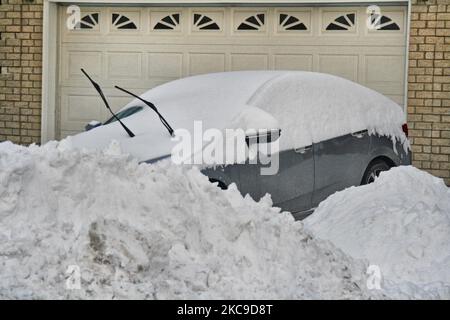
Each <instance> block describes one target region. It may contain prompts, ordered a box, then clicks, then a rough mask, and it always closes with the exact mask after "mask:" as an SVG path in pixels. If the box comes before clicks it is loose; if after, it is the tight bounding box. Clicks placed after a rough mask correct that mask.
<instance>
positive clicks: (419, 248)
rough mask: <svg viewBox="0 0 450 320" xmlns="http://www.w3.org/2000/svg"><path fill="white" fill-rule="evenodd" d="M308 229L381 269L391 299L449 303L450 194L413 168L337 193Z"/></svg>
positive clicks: (321, 207) (307, 223)
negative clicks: (441, 300)
mask: <svg viewBox="0 0 450 320" xmlns="http://www.w3.org/2000/svg"><path fill="white" fill-rule="evenodd" d="M304 223H305V226H306V227H307V229H309V230H311V231H312V233H313V234H314V235H315V236H317V237H319V238H321V239H326V240H330V241H331V242H332V243H333V244H335V245H336V246H337V247H339V248H340V249H342V250H343V251H344V252H346V253H348V254H349V255H351V256H352V257H354V258H357V259H366V260H367V261H368V262H369V263H370V264H373V265H378V266H379V267H380V271H381V275H382V279H383V280H384V281H383V284H382V289H383V290H384V293H385V294H387V295H389V296H391V297H400V298H403V297H411V298H442V299H449V298H450V189H449V188H448V187H446V186H445V184H444V182H443V180H442V179H438V178H435V177H433V176H432V175H430V174H428V173H426V172H424V171H421V170H418V169H416V168H414V167H398V168H393V169H391V170H390V171H388V172H383V173H382V174H381V175H380V177H379V178H378V179H377V180H376V181H375V183H373V184H370V185H366V186H361V187H357V188H355V187H352V188H349V189H347V190H344V191H341V192H337V193H335V194H334V195H332V196H330V197H329V198H328V199H327V200H325V201H324V202H322V203H321V204H320V205H319V208H318V209H317V210H316V211H315V212H314V214H313V215H311V216H310V217H309V218H307V219H306V220H305V221H304Z"/></svg>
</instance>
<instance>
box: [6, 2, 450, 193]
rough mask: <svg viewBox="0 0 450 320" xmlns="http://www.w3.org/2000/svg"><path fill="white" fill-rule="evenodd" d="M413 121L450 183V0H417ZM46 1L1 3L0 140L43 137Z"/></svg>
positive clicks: (436, 168)
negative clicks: (43, 29) (43, 27)
mask: <svg viewBox="0 0 450 320" xmlns="http://www.w3.org/2000/svg"><path fill="white" fill-rule="evenodd" d="M412 3H413V6H412V16H411V37H410V57H409V58H410V60H409V64H410V68H409V77H408V87H409V99H408V122H409V127H410V136H411V140H412V142H413V146H412V147H413V152H414V156H413V163H414V165H416V166H417V167H419V168H422V169H425V170H427V171H429V172H430V173H432V174H434V175H436V176H439V177H443V178H445V180H446V183H447V184H449V185H450V0H412ZM41 61H42V0H33V1H29V0H2V4H1V5H0V68H1V70H0V141H4V140H11V141H14V142H16V143H22V144H29V143H32V142H39V140H40V116H41V73H42V68H41V66H42V62H41Z"/></svg>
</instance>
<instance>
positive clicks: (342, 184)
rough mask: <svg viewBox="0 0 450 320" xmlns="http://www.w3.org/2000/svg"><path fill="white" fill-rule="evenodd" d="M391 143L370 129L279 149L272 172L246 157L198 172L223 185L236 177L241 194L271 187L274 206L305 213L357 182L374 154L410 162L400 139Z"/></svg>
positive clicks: (260, 192) (391, 161)
mask: <svg viewBox="0 0 450 320" xmlns="http://www.w3.org/2000/svg"><path fill="white" fill-rule="evenodd" d="M395 149H396V150H394V148H393V142H392V140H391V139H390V138H388V137H385V136H378V135H369V134H368V133H367V131H366V130H365V131H360V132H356V133H353V134H348V135H344V136H341V137H336V138H333V139H329V140H326V141H322V142H319V143H315V144H313V145H312V147H311V148H310V149H309V150H307V151H305V152H302V153H301V151H304V150H287V151H283V152H281V153H280V166H279V172H278V174H276V175H273V176H263V175H260V170H259V169H260V165H255V164H248V163H246V164H236V165H228V166H226V167H220V168H208V169H204V170H202V172H203V173H204V174H205V175H207V176H208V177H209V178H210V180H212V181H218V182H220V183H221V184H222V185H223V186H228V185H230V184H231V183H236V185H237V187H238V189H239V191H240V192H241V194H242V195H246V194H249V195H250V196H251V197H252V198H253V199H255V200H259V199H260V198H261V197H262V196H264V195H265V194H266V193H270V194H271V196H272V201H273V204H274V206H277V207H280V208H281V209H282V210H284V211H290V212H292V213H294V216H296V217H297V218H303V217H305V216H306V215H307V213H306V214H301V213H304V212H307V211H308V210H311V209H312V208H314V207H316V206H317V205H318V204H319V203H320V202H321V201H323V200H324V199H325V198H327V197H328V196H329V195H331V194H333V193H334V192H336V191H340V190H343V189H345V188H347V187H350V186H358V185H360V184H361V182H362V178H363V175H364V172H365V171H366V169H367V168H368V166H369V164H370V163H371V162H372V161H374V160H376V159H383V160H384V161H385V162H387V163H388V164H389V165H390V166H399V165H410V164H411V152H406V151H405V150H404V149H403V145H402V143H401V142H398V141H397V143H396V144H395ZM296 151H297V152H296ZM295 213H300V214H295Z"/></svg>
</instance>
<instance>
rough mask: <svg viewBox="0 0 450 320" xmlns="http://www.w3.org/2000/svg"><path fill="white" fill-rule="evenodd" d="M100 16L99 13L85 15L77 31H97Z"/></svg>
mask: <svg viewBox="0 0 450 320" xmlns="http://www.w3.org/2000/svg"><path fill="white" fill-rule="evenodd" d="M98 16H99V14H98V12H95V13H89V14H86V15H84V16H83V17H82V18H81V20H80V24H79V25H78V26H77V29H97V26H98Z"/></svg>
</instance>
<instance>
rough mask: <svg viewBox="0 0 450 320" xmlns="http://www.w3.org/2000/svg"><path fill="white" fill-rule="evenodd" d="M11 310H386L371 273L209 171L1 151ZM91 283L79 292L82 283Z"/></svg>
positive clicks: (0, 279)
mask: <svg viewBox="0 0 450 320" xmlns="http://www.w3.org/2000/svg"><path fill="white" fill-rule="evenodd" d="M0 270H1V271H0V298H2V299H6V298H45V299H47V298H75V299H76V298H105V299H125V298H136V299H141V298H142V299H165V298H175V299H179V298H180V299H181V298H182V299H185V298H191V299H204V298H212V299H218V298H225V299H234V298H236V299H244V298H249V299H253V298H259V299H266V298H267V299H268V298H273V299H300V298H305V299H311V298H317V299H326V298H334V299H346V298H356V299H360V298H362V299H365V298H371V297H372V298H373V297H375V298H380V297H384V296H382V295H380V294H379V293H378V292H373V291H372V292H369V291H368V290H367V288H366V274H365V271H366V265H365V264H364V263H363V262H359V261H356V260H353V259H352V258H349V257H348V256H346V255H345V254H343V253H342V252H341V251H340V250H338V249H336V248H335V247H334V246H333V245H332V244H330V243H329V242H326V241H321V240H317V239H315V238H314V237H311V236H310V235H309V234H308V233H307V232H305V230H304V229H303V227H302V224H301V223H300V222H295V221H294V219H293V218H292V217H291V215H290V214H289V213H280V212H279V210H278V209H276V208H272V207H271V201H270V198H269V197H265V198H263V199H262V200H261V201H260V202H258V203H257V202H255V201H253V200H252V199H251V198H249V197H246V198H243V197H242V196H241V195H240V193H239V192H238V191H237V190H236V189H235V188H234V187H231V188H230V189H229V190H227V191H222V190H220V189H219V188H217V187H216V186H214V185H212V184H210V183H209V181H208V179H207V177H205V176H203V175H202V174H201V173H200V172H199V171H198V169H196V168H188V167H182V166H174V165H172V164H171V163H170V162H168V161H161V162H158V163H156V164H153V165H148V164H140V165H139V164H138V163H137V161H136V160H134V159H132V158H131V157H128V156H126V155H121V154H120V148H118V145H117V144H113V145H111V147H110V148H109V149H107V150H105V151H104V152H94V153H93V152H90V153H89V152H84V151H77V150H70V149H68V146H67V142H66V141H62V142H60V143H56V142H52V143H48V144H46V145H44V146H43V147H37V146H31V147H28V148H26V147H21V146H17V145H13V144H11V143H1V144H0ZM78 275H80V277H81V279H78V280H80V281H77V279H76V277H77V276H78Z"/></svg>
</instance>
